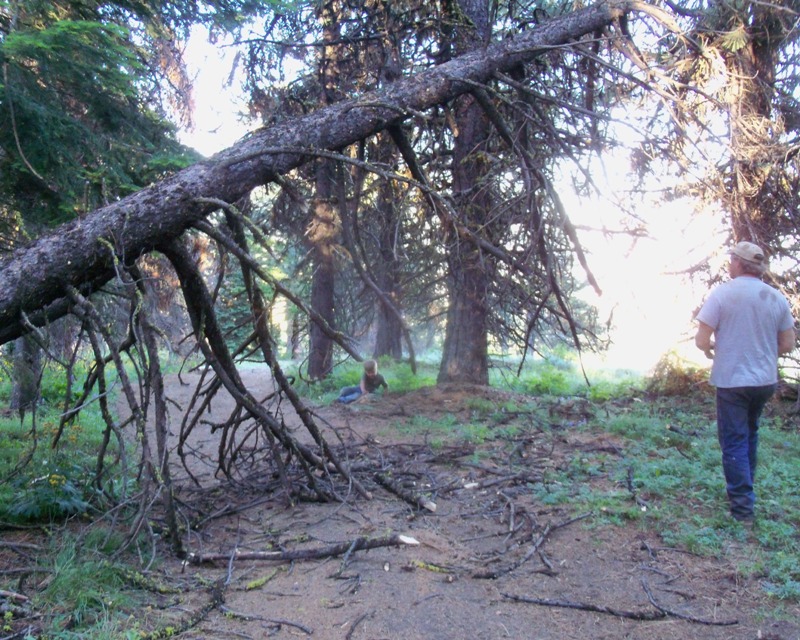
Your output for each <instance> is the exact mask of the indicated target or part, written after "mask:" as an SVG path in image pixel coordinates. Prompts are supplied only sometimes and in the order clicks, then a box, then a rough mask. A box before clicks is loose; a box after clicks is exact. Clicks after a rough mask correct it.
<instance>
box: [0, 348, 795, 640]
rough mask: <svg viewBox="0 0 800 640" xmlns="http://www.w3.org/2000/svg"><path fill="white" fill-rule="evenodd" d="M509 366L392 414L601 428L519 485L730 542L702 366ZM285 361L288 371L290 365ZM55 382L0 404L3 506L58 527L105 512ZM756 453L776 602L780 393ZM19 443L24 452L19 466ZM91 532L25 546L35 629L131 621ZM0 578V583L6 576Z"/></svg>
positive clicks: (91, 440) (78, 630) (405, 380)
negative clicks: (434, 404)
mask: <svg viewBox="0 0 800 640" xmlns="http://www.w3.org/2000/svg"><path fill="white" fill-rule="evenodd" d="M517 366H518V363H515V362H513V361H504V360H502V359H499V358H497V359H494V360H493V361H492V369H491V383H492V386H495V387H497V388H498V389H502V390H504V391H508V392H514V393H512V394H505V395H502V396H500V395H498V399H497V400H493V399H487V398H485V397H475V398H472V399H470V400H469V401H468V402H467V403H466V408H467V409H468V411H467V414H468V418H467V419H463V414H462V417H461V418H457V417H456V416H455V415H452V414H447V413H444V414H443V415H442V416H440V417H425V416H415V417H413V418H412V419H410V420H408V421H406V422H404V423H403V424H402V425H398V427H397V428H398V429H400V430H405V432H406V433H408V434H409V435H410V436H411V435H414V436H418V435H420V434H424V435H425V436H426V438H427V441H428V444H429V445H430V446H432V447H437V446H444V445H445V444H448V443H453V442H460V443H469V444H474V445H480V444H484V443H492V442H495V443H498V444H503V445H504V441H506V440H507V441H508V446H512V445H513V442H514V440H515V439H516V438H518V437H520V436H523V437H524V434H525V432H526V430H531V429H536V430H538V431H541V430H543V429H544V430H547V429H550V430H554V431H555V430H558V429H571V430H576V431H578V432H583V433H586V434H587V435H589V436H592V437H597V438H600V437H602V438H603V439H604V440H607V441H608V442H609V443H610V445H609V446H608V447H602V448H598V449H597V450H590V451H581V452H580V453H576V454H575V455H574V457H573V458H572V459H570V460H568V461H567V462H566V463H564V464H560V465H557V466H556V467H554V468H553V469H552V470H551V471H549V472H547V474H546V475H545V476H544V477H543V478H542V480H541V481H540V482H536V483H531V484H530V485H529V488H530V491H531V492H533V494H534V495H535V496H536V498H537V499H538V500H539V501H540V502H541V503H542V504H543V505H560V506H563V507H566V508H568V509H569V510H571V511H572V512H574V513H575V514H576V515H577V514H582V513H586V512H591V513H593V514H594V517H593V518H592V519H591V524H590V525H587V526H634V527H639V528H641V529H642V530H648V531H654V532H657V533H658V535H660V536H661V538H662V540H663V542H664V544H665V545H670V546H675V547H679V548H682V549H685V550H688V551H691V552H693V553H698V554H703V555H723V554H725V553H726V552H727V550H728V548H729V547H730V546H731V545H732V544H741V543H743V541H744V540H745V532H744V531H743V530H742V529H741V527H740V526H739V525H738V524H737V523H735V522H732V521H731V520H730V519H729V518H728V517H727V516H726V512H727V507H726V499H725V495H724V482H723V480H722V471H721V465H720V460H719V457H720V456H719V450H718V446H717V443H716V427H715V422H714V406H713V395H712V392H711V390H710V388H708V387H707V385H706V384H705V381H704V378H703V374H702V372H697V371H694V370H683V369H682V368H681V367H680V366H677V365H676V363H675V362H674V361H669V360H665V361H663V362H662V363H661V364H660V366H659V367H658V368H657V369H656V371H655V372H654V375H653V376H652V377H651V378H649V379H645V378H641V377H637V376H635V375H633V374H631V373H630V372H625V371H623V372H614V373H612V374H609V373H603V374H596V373H590V374H588V375H587V376H586V377H588V378H589V380H590V382H591V385H588V384H587V382H586V379H585V376H584V373H583V372H582V371H581V370H580V368H579V367H578V366H576V365H575V363H570V362H568V361H566V360H564V359H563V358H562V359H557V358H551V359H547V358H542V359H540V360H537V361H535V362H532V363H529V364H528V365H527V366H526V367H525V369H524V372H523V374H522V375H520V376H517V375H516V367H517ZM361 371H362V366H361V365H360V364H359V363H345V364H343V365H341V366H339V367H337V368H336V370H335V371H334V372H333V374H332V375H331V376H330V377H329V378H328V379H326V380H325V381H324V382H315V383H307V382H305V381H303V380H302V379H301V378H300V377H299V376H297V382H296V385H295V386H296V388H297V389H298V391H299V392H300V393H301V395H303V396H304V397H306V398H310V399H311V401H312V402H332V401H333V400H334V399H335V398H336V396H337V395H338V392H339V389H340V388H341V387H342V386H348V385H353V384H357V383H358V380H359V378H360V375H361ZM380 371H381V373H383V374H384V375H385V377H386V379H387V381H388V382H389V385H390V392H391V393H398V394H404V393H412V392H413V391H415V390H417V389H420V388H422V387H428V386H433V385H435V381H436V373H437V369H436V366H435V364H433V363H432V362H426V361H422V362H420V363H419V365H418V370H417V372H416V374H415V373H413V372H412V371H411V370H410V367H409V366H408V365H407V364H404V363H399V364H396V363H393V362H392V361H390V360H381V361H380ZM287 373H293V372H292V371H290V370H289V369H288V368H287ZM294 373H295V374H296V372H294ZM60 385H61V382H60V381H58V380H52V379H50V378H47V379H46V380H45V388H46V390H47V391H46V394H45V395H46V398H47V397H51V399H50V400H46V402H45V403H44V404H43V405H42V408H41V410H40V412H39V413H38V415H37V426H36V429H35V430H34V429H33V427H32V424H31V422H30V417H29V416H28V417H26V419H25V421H24V422H21V421H20V420H19V418H18V417H17V416H14V417H7V418H5V419H2V420H0V477H2V478H3V479H4V482H2V483H0V520H2V521H4V522H6V523H9V522H16V523H27V524H30V523H40V524H44V525H46V526H47V527H48V531H50V532H52V533H56V532H60V531H63V530H62V529H60V528H59V527H60V523H62V522H64V521H65V520H66V519H68V518H73V519H74V518H76V517H83V518H86V517H87V516H88V517H91V516H92V515H93V514H95V513H101V512H102V501H100V500H98V498H99V496H97V495H94V494H93V492H92V490H91V478H92V474H93V472H94V469H93V464H94V462H95V454H96V451H97V447H98V443H99V438H100V437H101V433H102V428H103V427H102V421H101V420H100V419H99V417H98V415H97V413H96V412H93V411H92V409H91V407H90V408H89V410H88V411H87V412H85V413H84V414H83V415H82V416H81V419H80V422H76V423H75V424H73V425H70V426H69V427H68V428H67V430H66V431H65V432H64V434H63V435H62V437H61V440H60V445H59V446H58V447H57V448H55V449H53V448H52V447H51V446H50V443H51V442H52V438H53V435H54V430H55V425H56V424H57V413H58V409H57V403H56V402H55V400H54V398H56V397H57V390H59V389H62V390H63V387H62V386H60ZM7 397H8V388H7V385H5V386H4V385H3V384H2V382H0V401H3V400H6V399H7ZM504 446H505V445H504ZM760 453H761V455H760V467H759V477H758V480H757V489H758V492H759V501H758V527H757V529H756V532H755V535H756V538H757V543H755V544H754V545H753V554H751V555H750V559H749V560H747V561H746V564H744V565H742V566H740V568H739V570H740V571H741V572H743V573H744V574H746V575H749V576H750V577H752V578H753V579H756V580H758V582H759V584H760V585H761V588H762V590H763V592H764V593H765V594H768V595H769V596H770V597H771V598H773V602H774V603H775V606H776V608H777V607H779V606H780V603H782V602H796V601H798V600H800V542H798V538H799V537H800V536H799V532H800V497H798V494H797V490H796V487H797V486H800V467H799V466H798V465H797V463H796V461H797V460H798V459H799V458H800V435H799V434H798V431H797V428H796V426H795V418H794V417H793V416H788V415H786V416H784V415H782V413H781V406H780V404H779V402H778V401H777V400H776V401H773V403H772V405H771V408H770V409H769V410H768V412H767V414H766V415H765V419H764V428H763V429H762V438H761V449H760ZM476 455H477V454H476ZM26 459H29V463H28V464H27V465H25V466H19V462H20V460H26ZM120 482H121V483H122V482H125V480H124V479H120ZM64 530H66V529H64ZM100 537H102V539H103V542H102V543H100V542H99V540H95V541H91V540H89V541H88V542H87V540H82V541H80V543H78V542H77V541H76V540H75V539H74V538H71V537H70V536H69V535H67V536H62V537H59V536H58V535H53V536H52V537H51V540H52V544H53V548H52V550H51V551H50V552H44V553H42V554H41V557H38V558H37V565H38V566H39V567H40V568H42V570H43V571H45V572H46V573H47V574H49V575H50V578H48V579H47V580H45V581H42V582H41V584H42V585H43V586H42V588H41V590H40V591H39V592H38V593H37V595H36V597H35V600H36V606H37V607H38V608H39V610H41V611H43V612H46V613H47V614H48V615H49V616H50V619H51V620H52V621H53V625H52V628H50V629H49V630H48V631H47V632H46V634H45V635H46V636H47V637H48V638H51V639H57V638H58V639H63V640H66V639H67V638H78V637H81V638H87V639H95V640H101V639H103V638H128V637H130V638H134V637H138V631H137V629H138V628H139V625H140V624H141V623H142V621H141V620H136V619H135V618H131V617H130V612H131V611H132V610H135V608H136V607H137V606H139V603H140V600H139V598H141V597H142V592H140V591H137V590H136V589H131V588H130V586H129V585H128V584H125V583H124V582H123V581H121V578H120V575H121V573H124V570H123V571H121V570H120V566H119V565H116V564H114V563H113V562H111V557H112V556H111V554H113V553H114V550H115V545H114V542H113V535H103V536H100ZM78 544H80V551H81V553H78V548H79V546H78ZM131 560H132V561H131V564H136V563H135V561H134V560H133V559H131ZM4 582H7V581H5V580H4V581H0V588H7V589H9V590H13V589H14V584H13V583H11V582H10V581H8V582H7V584H4ZM131 621H133V622H131ZM65 629H69V631H67V630H65ZM42 637H44V636H42Z"/></svg>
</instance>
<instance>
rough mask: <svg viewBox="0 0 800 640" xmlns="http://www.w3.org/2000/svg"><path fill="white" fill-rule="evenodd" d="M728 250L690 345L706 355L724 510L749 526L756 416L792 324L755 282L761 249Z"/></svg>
mask: <svg viewBox="0 0 800 640" xmlns="http://www.w3.org/2000/svg"><path fill="white" fill-rule="evenodd" d="M729 253H730V256H731V259H730V264H729V267H728V272H729V274H730V276H731V279H730V280H729V281H728V282H726V283H724V284H722V285H719V286H718V287H716V288H715V289H714V290H713V291H712V292H711V294H710V295H709V297H708V300H706V302H705V303H704V304H703V307H702V308H701V309H700V311H699V313H698V314H697V320H698V322H699V326H698V329H697V335H696V336H695V344H696V345H697V348H698V349H700V350H701V351H703V352H704V353H705V354H706V356H707V357H708V358H711V359H713V360H714V363H713V365H712V367H711V384H712V385H714V386H715V387H716V388H717V433H718V437H719V444H720V448H721V449H722V469H723V472H724V474H725V482H726V488H727V493H728V500H729V502H730V510H731V515H732V516H733V517H734V518H735V519H736V520H738V521H740V522H741V523H742V524H743V525H744V526H745V527H747V528H752V525H753V517H754V514H753V506H754V504H755V493H754V491H753V481H754V479H755V472H756V459H757V452H758V421H759V418H760V417H761V412H762V410H763V409H764V405H766V403H767V401H768V400H769V399H770V397H771V396H772V394H773V393H775V389H776V387H777V382H778V356H781V355H783V354H786V353H789V352H790V351H791V350H792V349H794V346H795V330H794V320H793V319H792V313H791V309H790V308H789V303H788V301H787V300H786V298H785V297H784V296H783V295H782V294H781V293H780V292H779V291H778V290H777V289H774V288H773V287H771V286H769V285H767V284H766V283H764V282H762V281H761V277H762V276H763V275H764V273H765V272H766V270H767V261H766V258H765V256H764V252H763V251H762V250H761V248H760V247H758V246H757V245H755V244H753V243H752V242H740V243H739V244H737V245H736V246H735V247H733V249H731V250H730V252H729ZM712 335H713V337H714V339H713V340H712Z"/></svg>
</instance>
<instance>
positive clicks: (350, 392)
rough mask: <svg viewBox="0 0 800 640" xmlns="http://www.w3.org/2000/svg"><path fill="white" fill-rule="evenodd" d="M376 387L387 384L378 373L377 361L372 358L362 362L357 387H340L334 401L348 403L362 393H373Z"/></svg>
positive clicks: (387, 386) (385, 387)
mask: <svg viewBox="0 0 800 640" xmlns="http://www.w3.org/2000/svg"><path fill="white" fill-rule="evenodd" d="M378 387H383V388H384V389H388V388H389V385H388V384H387V383H386V379H385V378H384V377H383V376H382V375H381V374H380V373H378V363H377V362H375V361H374V360H367V361H366V362H365V363H364V375H363V376H361V384H359V385H358V386H357V387H345V388H344V389H342V390H341V391H340V392H339V397H338V398H337V399H336V401H337V402H341V403H342V404H350V403H351V402H355V401H356V400H358V399H359V398H360V397H361V396H363V395H367V394H368V393H374V392H375V391H377V390H378Z"/></svg>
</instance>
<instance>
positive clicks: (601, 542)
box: [0, 370, 800, 640]
mask: <svg viewBox="0 0 800 640" xmlns="http://www.w3.org/2000/svg"><path fill="white" fill-rule="evenodd" d="M243 376H244V378H245V381H246V383H247V384H248V385H249V386H250V388H252V389H253V395H254V396H255V397H256V398H265V397H266V396H268V394H269V391H270V384H271V383H270V381H269V379H268V376H265V375H264V374H263V373H262V372H260V371H258V370H253V371H245V372H244V373H243ZM192 378H193V377H192V376H182V378H181V379H180V380H179V379H178V378H177V377H173V378H171V379H170V383H169V385H168V396H169V398H170V399H171V400H172V408H173V415H172V416H171V424H172V427H171V431H172V433H173V434H174V433H177V432H178V430H179V429H178V428H179V425H180V420H181V417H182V415H183V414H184V413H185V412H186V410H187V408H188V407H190V406H191V397H192V394H193V392H194V388H195V382H196V379H192ZM509 399H511V398H510V396H508V395H507V394H503V393H501V392H498V391H497V390H492V389H487V388H482V387H472V388H463V387H461V388H447V387H436V388H427V389H421V390H419V391H416V392H413V393H410V394H398V393H391V392H390V393H387V394H385V395H384V396H383V397H380V398H374V399H372V400H371V401H369V402H365V403H358V404H354V405H349V406H343V405H338V404H331V405H327V406H316V407H313V411H314V414H315V416H316V421H317V423H318V424H319V425H320V426H321V428H322V429H323V434H324V435H325V437H326V439H327V440H328V441H329V442H330V443H332V444H335V445H336V446H337V447H339V448H340V449H339V450H340V451H343V450H346V451H347V452H348V456H349V460H348V463H349V464H350V465H351V467H352V468H353V469H370V470H374V469H379V470H381V472H383V476H382V478H383V482H385V483H382V481H379V480H378V478H377V474H375V473H374V472H373V471H370V475H367V476H365V475H358V476H357V477H358V478H359V479H360V480H361V481H362V483H363V485H364V487H365V488H366V489H368V490H369V492H370V493H371V498H370V499H366V498H364V497H361V496H359V495H358V494H357V492H356V491H355V490H352V491H351V492H350V494H349V495H344V496H343V497H344V500H343V501H339V502H329V503H320V502H313V503H312V502H300V503H298V504H295V505H292V504H290V503H289V502H288V500H287V498H286V495H285V494H284V492H282V491H281V490H279V489H278V490H276V487H278V488H279V487H280V483H279V482H278V481H277V480H276V478H273V477H261V476H260V475H259V473H258V464H256V465H254V467H253V469H254V470H255V471H254V473H252V474H250V475H249V476H247V477H236V478H235V479H234V480H233V485H230V484H226V483H223V482H221V481H220V480H219V479H218V478H216V477H215V471H216V467H215V459H216V451H217V449H218V447H219V442H218V433H212V429H211V428H210V426H211V425H213V424H215V423H218V422H221V421H222V420H223V419H224V418H226V417H228V415H229V414H230V411H231V407H232V404H231V403H230V400H229V399H226V397H224V396H220V397H218V398H216V399H215V401H214V403H213V405H212V409H211V410H210V411H208V412H207V413H206V415H205V416H204V420H205V422H204V425H205V427H206V428H204V429H202V430H196V433H197V435H195V436H193V437H192V439H191V440H190V441H189V442H187V443H186V444H185V450H186V451H191V453H192V455H190V456H188V457H187V460H188V461H189V463H188V466H189V470H190V471H191V474H192V475H193V476H194V477H195V478H196V479H197V481H198V482H197V483H193V482H190V481H189V478H188V476H187V471H186V469H184V468H183V467H181V466H180V465H178V464H177V462H178V458H177V456H173V461H174V462H175V463H176V464H175V474H176V478H177V487H178V488H177V491H176V495H177V498H178V500H179V503H180V504H181V507H182V513H184V514H185V516H186V518H187V519H189V518H191V520H192V522H193V526H192V527H191V529H190V533H189V534H188V536H187V538H186V542H187V549H188V551H189V552H190V553H191V554H193V555H192V558H194V559H197V558H199V557H202V558H204V559H206V560H205V561H202V562H181V561H180V560H178V559H177V558H176V557H174V556H171V555H170V554H169V552H168V550H167V549H166V548H165V549H164V550H163V551H162V552H161V554H160V557H159V562H158V563H157V564H156V565H154V567H153V569H152V570H151V571H150V572H148V574H147V575H148V577H149V578H151V579H153V580H155V581H156V582H159V583H160V584H162V585H170V586H172V587H173V588H176V591H175V592H172V593H164V594H163V595H161V596H158V597H157V598H158V602H157V604H156V606H152V607H148V608H147V609H144V610H141V611H135V612H132V615H133V616H134V617H135V619H136V620H137V621H138V622H139V625H140V628H141V629H143V630H152V629H154V628H162V629H163V628H164V627H165V625H167V624H169V625H172V626H173V627H174V630H172V631H171V632H169V633H170V636H171V637H180V638H184V639H186V640H189V639H195V640H200V639H204V640H210V639H220V640H221V639H226V640H228V639H232V638H243V639H248V638H256V639H258V638H279V639H280V638H285V639H289V638H303V637H310V638H313V639H316V640H384V639H385V640H397V639H402V640H430V639H441V640H464V639H469V640H498V639H501V638H514V639H518V640H527V639H541V640H546V639H550V638H553V639H572V640H589V639H592V640H599V639H603V638H614V639H617V638H631V639H642V640H644V639H647V640H678V639H680V640H686V639H688V638H703V639H708V640H723V639H724V640H731V639H743V640H744V639H747V640H751V639H752V640H756V639H768V640H769V639H771V640H800V626H798V621H800V606H798V605H797V604H790V605H788V606H787V607H786V608H785V610H783V611H782V612H781V615H772V613H773V612H771V610H770V606H772V605H770V602H769V601H768V600H767V599H766V598H765V597H764V595H763V592H762V591H761V589H760V586H759V584H758V583H757V580H755V579H753V578H747V577H745V575H743V574H742V573H741V572H740V571H739V570H738V567H739V565H740V564H741V563H742V562H743V561H744V560H746V559H747V558H748V556H750V555H751V554H753V553H755V551H756V549H755V548H754V546H753V545H754V544H757V543H737V542H736V541H733V540H732V541H731V545H730V548H728V549H726V551H725V553H724V554H723V555H722V556H721V557H718V558H709V557H700V556H697V555H694V554H692V553H688V552H687V551H686V550H682V549H678V548H668V547H666V546H665V545H664V543H663V542H662V540H661V539H660V537H659V535H658V533H657V532H654V531H650V530H647V529H645V527H642V526H640V525H638V524H634V523H632V524H630V525H628V526H626V527H618V526H599V525H598V524H597V523H596V522H595V521H594V520H593V518H592V515H591V514H575V513H572V512H570V511H569V510H568V509H566V508H564V507H563V506H551V505H545V504H541V503H537V501H536V499H535V498H534V496H533V495H532V492H531V491H530V483H531V482H535V481H536V480H537V479H540V478H541V477H542V474H545V473H548V471H553V470H555V469H557V468H559V467H562V466H564V465H567V464H569V463H570V462H571V461H572V460H573V459H574V458H575V457H576V456H581V455H582V454H583V453H584V452H586V451H596V450H598V449H599V450H604V451H609V452H612V453H613V452H614V451H618V445H617V443H615V442H614V441H613V439H612V438H611V437H609V436H599V437H598V436H589V435H587V434H586V433H585V432H581V431H580V430H576V429H570V428H569V425H570V422H575V421H579V420H581V419H583V418H584V417H585V406H583V405H582V404H581V403H580V402H577V403H574V404H573V403H565V405H564V406H561V407H559V408H558V413H557V415H551V422H549V423H548V424H547V425H540V426H547V428H541V429H540V428H537V425H536V424H534V423H533V422H531V423H530V424H529V427H530V428H529V429H526V430H525V432H524V436H519V437H517V438H516V439H511V440H505V441H503V443H502V445H501V444H498V441H497V440H493V439H491V438H486V439H481V438H479V437H475V438H473V442H472V443H468V442H465V441H464V440H463V439H461V440H457V441H456V440H453V441H449V440H447V439H446V438H445V437H443V433H442V432H441V431H437V428H436V426H437V425H441V423H442V420H443V419H444V418H445V417H446V416H448V415H452V416H456V417H457V418H458V422H459V423H462V424H464V423H469V422H470V418H471V412H473V411H474V409H475V407H476V406H477V403H480V404H481V406H483V407H486V406H496V407H497V409H498V411H501V412H502V411H503V410H504V409H503V407H505V406H507V403H506V401H507V400H509ZM294 417H295V418H296V416H294ZM519 419H520V416H518V415H513V410H511V411H509V414H508V418H507V420H508V421H509V422H511V421H513V420H519ZM523 419H529V420H534V418H532V417H529V418H524V417H523ZM503 422H504V418H503V417H502V415H501V417H500V418H496V419H495V420H494V422H493V424H494V425H495V426H494V427H493V428H502V424H503ZM498 425H499V426H498ZM293 428H296V429H297V431H296V433H297V434H298V435H297V437H298V439H302V438H303V437H304V436H303V435H302V434H303V429H302V427H300V425H299V422H297V423H294V424H293ZM174 444H175V443H174V442H173V445H174ZM345 445H346V447H345ZM256 453H257V452H256ZM263 468H264V466H263V465H262V469H263ZM387 479H388V482H387ZM598 481H602V479H601V480H598ZM391 487H393V488H394V489H393V490H392V489H391ZM398 494H403V495H404V496H405V499H404V498H403V497H401V496H400V495H398ZM419 496H425V497H426V498H427V499H428V500H429V501H430V504H427V508H425V507H423V506H420V503H418V502H417V503H415V504H412V503H413V502H414V500H413V498H416V497H419ZM398 534H399V535H403V536H408V537H410V538H412V539H413V540H414V541H415V542H416V544H398V543H396V538H393V536H397V535H398ZM363 540H369V541H372V542H373V543H374V542H375V541H379V543H381V542H382V543H384V544H385V546H378V547H376V548H371V549H359V548H358V546H357V545H358V542H359V541H363ZM334 548H338V553H335V554H330V555H328V557H324V556H325V552H328V551H331V549H334ZM293 552H298V553H299V552H307V553H311V552H320V554H319V555H321V556H323V557H318V558H316V559H297V560H294V561H291V562H290V561H286V560H275V559H272V558H270V557H269V556H268V554H276V553H293ZM209 558H211V559H209ZM155 597H156V596H154V598H155ZM188 620H192V624H191V625H188V624H187V621H188ZM187 626H188V629H186V630H183V629H184V627H187ZM175 631H180V633H179V634H178V635H175ZM0 635H2V634H0ZM164 637H168V636H164Z"/></svg>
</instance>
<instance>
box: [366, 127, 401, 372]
mask: <svg viewBox="0 0 800 640" xmlns="http://www.w3.org/2000/svg"><path fill="white" fill-rule="evenodd" d="M376 147H377V148H376V151H377V158H376V160H377V162H379V163H380V164H382V165H385V166H392V164H394V163H395V162H396V161H397V150H396V147H395V146H394V144H392V143H391V138H390V137H389V136H386V135H381V136H378V139H377V143H376ZM399 200H400V198H399V194H398V185H397V183H395V182H394V181H393V180H382V181H381V182H380V185H379V186H378V201H377V205H376V206H377V209H378V217H379V219H380V231H379V235H378V257H379V259H378V262H377V264H375V265H374V273H375V281H376V283H377V285H378V287H379V288H380V290H381V291H382V292H383V294H384V295H385V296H386V297H387V298H388V299H389V300H391V302H392V303H393V305H394V309H392V308H390V307H389V306H388V305H387V304H385V303H384V302H383V301H381V300H378V313H377V317H376V320H377V321H376V332H375V348H374V350H373V352H372V356H373V357H374V358H380V357H381V356H391V357H392V358H394V359H395V360H399V359H400V358H402V357H403V346H402V339H403V324H402V321H401V319H400V317H398V315H397V311H398V310H399V309H400V308H401V306H402V301H401V292H400V284H399V283H400V261H399V259H398V256H397V250H396V249H397V235H398V227H399V225H400V221H399V219H398V211H397V204H396V203H397V202H398V201H399Z"/></svg>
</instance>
